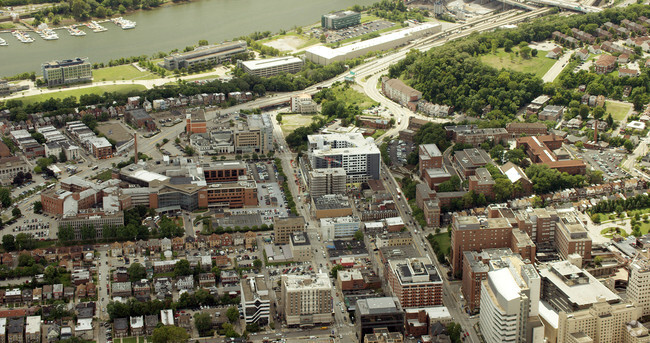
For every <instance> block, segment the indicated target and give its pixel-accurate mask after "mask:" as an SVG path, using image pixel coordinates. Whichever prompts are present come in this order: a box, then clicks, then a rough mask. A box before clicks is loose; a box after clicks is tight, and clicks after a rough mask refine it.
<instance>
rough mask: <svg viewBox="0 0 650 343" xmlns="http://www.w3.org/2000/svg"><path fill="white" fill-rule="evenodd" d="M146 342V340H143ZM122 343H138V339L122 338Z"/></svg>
mask: <svg viewBox="0 0 650 343" xmlns="http://www.w3.org/2000/svg"><path fill="white" fill-rule="evenodd" d="M142 341H143V342H144V340H142ZM122 343H138V337H126V338H122Z"/></svg>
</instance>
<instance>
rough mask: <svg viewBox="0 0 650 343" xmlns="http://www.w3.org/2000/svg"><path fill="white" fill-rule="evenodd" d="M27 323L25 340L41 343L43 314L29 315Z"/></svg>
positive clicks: (28, 342)
mask: <svg viewBox="0 0 650 343" xmlns="http://www.w3.org/2000/svg"><path fill="white" fill-rule="evenodd" d="M26 322H27V324H26V325H25V342H26V343H41V316H28V317H27V318H26Z"/></svg>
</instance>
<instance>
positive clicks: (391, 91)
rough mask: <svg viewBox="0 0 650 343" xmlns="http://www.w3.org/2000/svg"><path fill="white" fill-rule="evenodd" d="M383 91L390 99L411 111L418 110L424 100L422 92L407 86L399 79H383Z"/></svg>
mask: <svg viewBox="0 0 650 343" xmlns="http://www.w3.org/2000/svg"><path fill="white" fill-rule="evenodd" d="M381 91H382V92H383V93H384V95H386V96H387V97H388V98H389V99H391V100H393V101H395V102H396V103H398V104H400V105H402V106H406V107H408V108H409V109H410V110H411V111H416V110H417V106H418V105H417V104H418V101H419V100H420V99H422V92H420V91H418V90H416V89H413V88H411V87H409V86H407V85H406V84H405V83H404V82H402V81H401V80H398V79H389V78H387V77H385V76H384V77H382V78H381Z"/></svg>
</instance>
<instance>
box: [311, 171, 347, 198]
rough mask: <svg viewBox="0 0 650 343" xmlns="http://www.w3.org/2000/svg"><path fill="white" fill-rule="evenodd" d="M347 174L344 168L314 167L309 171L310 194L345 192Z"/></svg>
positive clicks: (315, 195) (317, 195)
mask: <svg viewBox="0 0 650 343" xmlns="http://www.w3.org/2000/svg"><path fill="white" fill-rule="evenodd" d="M346 179H347V175H346V173H345V169H343V168H328V169H313V170H310V171H309V172H308V179H307V182H308V185H309V194H310V195H311V196H312V197H319V196H321V195H325V194H345V185H346Z"/></svg>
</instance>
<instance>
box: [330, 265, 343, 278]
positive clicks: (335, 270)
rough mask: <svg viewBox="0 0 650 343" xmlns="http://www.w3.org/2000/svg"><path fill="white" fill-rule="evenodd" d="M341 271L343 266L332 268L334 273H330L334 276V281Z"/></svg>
mask: <svg viewBox="0 0 650 343" xmlns="http://www.w3.org/2000/svg"><path fill="white" fill-rule="evenodd" d="M339 270H343V266H342V265H340V264H337V265H335V266H334V267H332V271H331V272H330V274H332V277H333V278H334V279H336V276H337V275H338V272H339Z"/></svg>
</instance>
